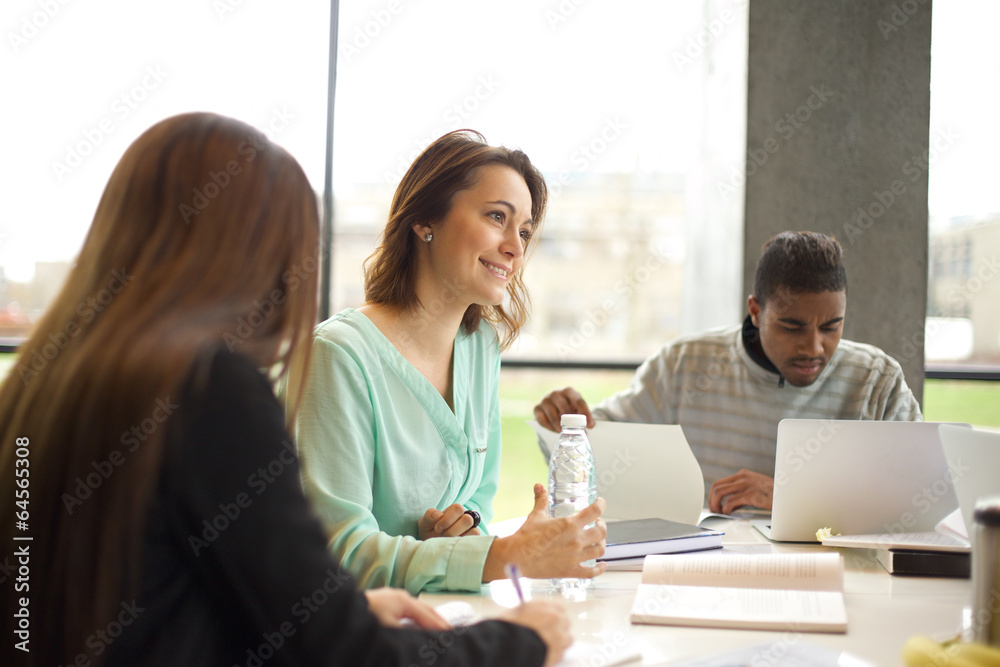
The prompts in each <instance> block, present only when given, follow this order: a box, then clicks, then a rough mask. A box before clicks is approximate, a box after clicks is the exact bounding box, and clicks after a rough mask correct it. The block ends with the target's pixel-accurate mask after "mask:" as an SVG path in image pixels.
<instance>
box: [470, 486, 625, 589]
mask: <svg viewBox="0 0 1000 667" xmlns="http://www.w3.org/2000/svg"><path fill="white" fill-rule="evenodd" d="M548 501H549V499H548V495H547V493H546V491H545V487H544V486H542V485H541V484H535V506H534V508H533V509H532V510H531V514H529V515H528V518H527V519H525V521H524V525H522V526H521V528H520V529H519V530H518V531H517V532H516V533H514V534H513V535H511V536H510V537H501V538H497V539H495V540H494V541H493V546H491V547H490V551H489V553H488V554H487V556H486V564H485V566H484V567H483V581H494V580H496V579H502V578H503V577H504V566H505V565H507V564H508V563H514V564H516V565H517V566H518V567H519V568H520V570H521V573H522V574H523V575H524V576H526V577H531V578H532V579H546V578H550V577H572V578H579V579H590V578H592V577H596V576H597V575H599V574H601V573H602V572H604V570H605V569H606V568H607V565H606V564H605V563H598V564H597V565H596V566H594V567H584V566H583V565H581V564H580V563H581V562H582V561H586V560H591V559H593V558H599V557H600V556H603V555H604V546H605V540H606V539H607V534H608V531H607V527H606V526H605V524H604V520H603V519H601V518H600V517H601V514H603V513H604V506H605V503H604V499H603V498H598V499H597V501H596V502H595V503H594V504H593V505H590V506H589V507H587V508H585V509H583V510H581V511H580V512H577V513H576V514H574V515H573V516H569V517H564V518H561V519H553V518H552V517H550V516H549V515H548ZM590 523H593V524H594V525H593V526H592V527H590V528H587V527H586V526H587V524H590Z"/></svg>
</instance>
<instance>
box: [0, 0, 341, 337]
mask: <svg viewBox="0 0 1000 667" xmlns="http://www.w3.org/2000/svg"><path fill="white" fill-rule="evenodd" d="M329 11H330V10H329V6H327V5H325V4H324V3H322V2H309V1H307V0H289V1H286V2H280V3H277V2H271V3H260V2H243V1H242V0H214V1H210V0H177V1H173V2H160V3H147V2H129V1H128V0H101V1H99V2H89V3H67V2H65V1H64V0H63V1H60V2H55V1H53V2H37V0H8V1H7V2H5V3H4V19H3V22H2V27H3V32H4V40H3V45H2V46H0V84H2V88H3V90H4V91H5V99H4V104H3V112H2V113H3V119H4V129H5V131H4V149H5V152H4V158H5V159H4V160H2V161H0V201H2V202H3V207H2V209H0V338H8V339H17V338H22V337H23V336H24V335H25V333H26V332H27V330H28V329H29V327H30V326H31V323H32V322H33V321H34V320H35V319H37V317H38V316H39V315H40V314H41V313H42V312H43V311H44V309H45V307H46V306H47V305H48V303H49V302H50V301H51V300H52V298H53V297H54V296H55V293H56V291H57V290H58V289H59V288H60V286H61V285H62V282H63V280H64V278H65V276H66V273H67V271H68V270H69V267H70V265H71V263H72V262H73V260H74V257H75V255H76V253H77V251H78V250H79V248H80V245H81V243H82V241H83V237H84V234H85V233H86V231H87V229H88V227H89V225H90V222H91V217H92V216H93V213H94V209H95V208H96V206H97V202H98V199H99V198H100V196H101V192H102V190H103V188H104V184H105V183H106V182H107V180H108V177H109V176H110V174H111V170H112V168H113V167H114V165H115V163H116V162H117V161H118V159H119V158H120V157H121V155H122V153H123V152H124V150H125V148H126V147H127V146H128V145H129V144H130V143H131V142H132V141H133V140H134V139H135V138H136V137H138V136H139V134H140V133H142V131H144V130H145V129H146V128H148V127H149V126H151V125H152V124H154V123H155V122H156V121H158V120H161V119H163V118H166V117H168V116H171V115H174V114H177V113H182V112H186V111H202V110H210V111H215V112H218V113H222V114H226V115H229V116H233V117H236V118H239V119H240V120H244V121H246V122H248V123H250V124H252V125H254V126H256V127H259V128H260V129H262V130H264V131H265V132H267V133H268V134H269V135H271V136H272V137H274V139H275V140H276V141H277V142H279V143H281V144H282V145H284V146H285V147H287V148H288V149H289V150H290V151H291V152H292V153H293V154H294V155H295V156H296V157H297V158H298V159H299V161H300V162H301V163H302V165H303V167H304V168H305V170H306V173H307V174H308V175H309V178H310V180H311V181H312V183H313V186H314V187H315V188H316V190H317V191H321V190H322V185H323V173H324V172H323V169H324V153H325V139H326V130H325V128H326V90H327V55H328V50H329V46H328V45H329V17H330V14H329Z"/></svg>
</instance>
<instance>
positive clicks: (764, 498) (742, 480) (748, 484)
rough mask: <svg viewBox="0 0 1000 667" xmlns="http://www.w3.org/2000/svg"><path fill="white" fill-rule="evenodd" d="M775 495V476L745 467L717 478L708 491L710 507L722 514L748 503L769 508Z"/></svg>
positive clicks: (729, 512) (710, 509) (711, 509)
mask: <svg viewBox="0 0 1000 667" xmlns="http://www.w3.org/2000/svg"><path fill="white" fill-rule="evenodd" d="M773 495H774V478H773V477H768V476H767V475H762V474H760V473H759V472H751V471H750V470H746V469H744V470H740V471H739V472H738V473H736V474H735V475H730V476H729V477H723V478H722V479H720V480H716V482H715V484H713V485H712V488H711V489H710V490H709V492H708V509H709V511H712V512H719V513H722V514H731V513H732V512H733V510H736V509H739V508H740V507H746V506H747V505H750V506H752V507H759V508H761V509H765V510H769V509H771V502H772V497H773Z"/></svg>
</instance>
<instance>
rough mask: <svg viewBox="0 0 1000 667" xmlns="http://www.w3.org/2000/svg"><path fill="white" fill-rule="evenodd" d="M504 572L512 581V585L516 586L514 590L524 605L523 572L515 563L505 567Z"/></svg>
mask: <svg viewBox="0 0 1000 667" xmlns="http://www.w3.org/2000/svg"><path fill="white" fill-rule="evenodd" d="M503 571H504V573H505V574H506V575H507V578H508V579H510V580H511V583H513V584H514V590H515V591H517V599H518V600H520V601H521V604H524V591H522V590H521V571H520V570H518V569H517V565H514V564H513V563H507V564H506V565H504V567H503Z"/></svg>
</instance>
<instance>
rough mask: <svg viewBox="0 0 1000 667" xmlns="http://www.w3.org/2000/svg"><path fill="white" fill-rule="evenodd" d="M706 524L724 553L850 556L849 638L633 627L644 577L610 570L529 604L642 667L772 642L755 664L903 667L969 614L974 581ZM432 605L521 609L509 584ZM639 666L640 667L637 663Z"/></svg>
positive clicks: (541, 593)
mask: <svg viewBox="0 0 1000 667" xmlns="http://www.w3.org/2000/svg"><path fill="white" fill-rule="evenodd" d="M705 525H707V526H708V527H711V528H717V529H719V530H724V531H726V535H725V537H724V538H723V544H724V549H723V550H722V551H721V552H719V557H726V555H725V554H724V553H723V552H726V551H735V552H751V553H760V552H765V553H769V552H773V553H792V552H797V551H803V550H806V551H816V550H826V551H839V552H841V553H842V554H844V566H845V572H844V598H845V601H846V605H847V621H848V631H847V633H846V634H821V633H811V632H810V633H796V632H794V631H787V632H763V631H750V630H719V629H708V628H682V627H672V626H657V625H632V624H631V623H629V620H628V614H629V610H630V609H631V606H632V601H633V598H634V597H635V590H636V586H637V585H638V583H639V579H640V573H639V572H610V571H609V572H605V573H604V574H603V575H601V576H600V577H598V578H597V579H595V580H594V581H593V582H592V585H591V587H590V588H589V589H587V590H586V591H585V592H584V593H583V594H582V596H581V597H582V599H578V600H569V599H565V598H561V596H560V594H559V593H558V591H556V590H555V589H553V588H552V587H551V586H550V585H549V582H548V581H542V580H524V581H526V582H527V583H528V586H527V588H526V590H525V593H526V596H527V597H529V598H535V599H538V598H549V599H563V600H564V601H565V604H566V607H567V610H568V611H569V614H570V618H571V619H572V622H573V633H574V635H575V637H576V639H577V640H579V641H587V642H591V643H594V644H598V645H604V646H605V647H606V649H607V651H608V652H609V653H610V654H614V653H615V652H616V651H617V650H618V648H617V647H618V646H621V645H622V644H623V642H625V641H626V640H627V641H628V642H629V643H630V644H631V645H633V646H638V647H639V648H640V649H641V650H642V653H643V661H642V663H641V664H644V665H656V664H661V663H664V662H667V661H671V660H678V659H681V658H692V657H696V656H700V655H710V654H713V653H719V652H722V651H726V650H734V649H738V648H743V647H747V646H753V645H758V644H764V643H767V644H768V647H769V649H770V654H761V655H760V656H759V658H760V659H759V660H756V661H754V664H755V665H761V666H764V665H780V664H781V660H780V656H781V655H782V654H783V653H784V650H786V649H787V648H788V646H789V645H791V644H793V643H796V642H799V641H807V642H810V643H813V644H818V645H821V646H825V647H828V648H831V649H835V650H846V651H849V652H850V653H851V654H853V655H855V656H857V657H860V658H863V659H865V660H868V661H870V662H872V663H875V664H877V665H902V660H901V659H900V651H901V649H902V646H903V643H904V642H905V641H906V639H907V638H909V637H910V636H912V635H918V634H919V635H929V636H935V637H940V638H943V636H944V635H946V634H949V633H951V634H957V633H958V632H959V631H960V629H961V628H962V626H963V621H968V619H969V617H970V615H971V613H970V609H971V585H970V581H969V580H968V579H948V578H928V577H919V578H918V577H900V576H895V577H894V576H891V575H889V574H888V573H887V572H886V571H885V570H884V569H883V568H882V566H880V565H879V564H878V563H877V562H876V561H875V560H874V556H873V552H871V551H869V550H850V549H832V548H828V547H823V546H820V545H815V546H814V545H778V544H774V543H771V542H769V541H768V540H767V539H765V538H764V537H763V536H762V535H760V534H759V533H758V532H757V531H756V530H754V529H753V527H752V526H750V524H749V522H748V521H746V520H725V519H722V520H719V519H709V520H708V521H706V523H705ZM420 599H421V600H424V601H426V602H428V603H430V604H435V605H436V604H441V603H443V602H446V601H449V600H456V599H457V600H463V601H465V602H468V603H470V604H472V606H473V607H474V608H475V610H476V611H477V612H478V613H479V614H480V615H481V616H484V617H492V616H495V615H497V614H498V613H500V612H501V611H502V609H503V608H505V607H513V606H516V605H517V603H518V600H517V594H516V592H515V591H514V587H513V585H512V584H511V582H509V581H495V582H493V583H492V584H488V585H484V586H483V590H482V593H480V594H478V595H476V594H442V593H424V594H422V595H421V596H420ZM633 664H640V663H633Z"/></svg>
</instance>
